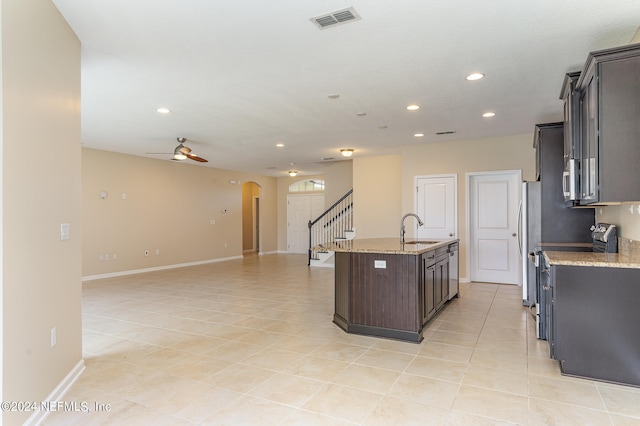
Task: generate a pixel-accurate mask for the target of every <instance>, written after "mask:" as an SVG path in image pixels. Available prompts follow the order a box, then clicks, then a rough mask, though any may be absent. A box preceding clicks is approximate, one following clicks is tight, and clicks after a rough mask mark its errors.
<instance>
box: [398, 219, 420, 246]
mask: <svg viewBox="0 0 640 426" xmlns="http://www.w3.org/2000/svg"><path fill="white" fill-rule="evenodd" d="M409 216H413V217H415V218H416V219H418V226H422V225H424V222H423V221H422V219H420V218H419V217H418V215H417V214H415V213H407V214H405V215H404V216H402V219H401V220H400V243H402V244H404V232H405V231H404V220H405V219H406V218H407V217H409Z"/></svg>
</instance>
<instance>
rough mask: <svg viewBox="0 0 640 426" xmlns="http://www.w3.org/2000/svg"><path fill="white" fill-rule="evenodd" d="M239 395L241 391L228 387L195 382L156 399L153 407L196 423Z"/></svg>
mask: <svg viewBox="0 0 640 426" xmlns="http://www.w3.org/2000/svg"><path fill="white" fill-rule="evenodd" d="M241 396H242V394H241V393H238V392H235V391H232V390H229V389H225V388H221V387H218V386H213V385H209V384H206V383H200V382H197V383H194V384H192V385H191V386H188V387H186V388H184V389H180V391H179V392H175V393H173V394H168V395H167V396H166V397H165V398H163V399H162V398H161V399H158V400H157V402H156V403H155V404H154V406H153V408H155V409H157V410H158V411H160V412H162V413H166V414H168V415H172V416H175V417H179V418H181V419H184V420H188V421H190V422H194V423H197V422H201V421H203V420H204V419H206V418H207V417H209V416H211V413H212V412H214V411H217V410H219V409H222V408H224V407H225V406H227V405H228V404H230V403H231V402H232V401H234V400H236V399H238V398H240V397H241Z"/></svg>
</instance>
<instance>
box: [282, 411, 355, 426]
mask: <svg viewBox="0 0 640 426" xmlns="http://www.w3.org/2000/svg"><path fill="white" fill-rule="evenodd" d="M278 424H279V425H282V426H300V425H304V426H353V423H351V422H347V421H345V420H340V419H336V418H335V417H329V416H324V415H322V414H318V413H314V412H312V411H307V410H302V409H299V410H296V411H295V412H294V413H292V414H291V415H290V416H289V417H287V418H286V419H284V420H283V421H282V422H281V423H278Z"/></svg>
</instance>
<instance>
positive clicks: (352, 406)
mask: <svg viewBox="0 0 640 426" xmlns="http://www.w3.org/2000/svg"><path fill="white" fill-rule="evenodd" d="M381 400H382V395H379V394H375V393H372V392H367V391H363V390H360V389H354V388H348V387H345V386H340V385H333V384H330V385H325V387H324V388H323V389H321V390H320V391H319V392H318V393H317V394H316V395H315V396H313V398H311V400H309V401H308V402H307V403H306V404H305V405H304V406H303V408H304V409H305V410H309V411H313V412H315V413H318V414H323V415H326V416H330V417H335V418H338V419H340V420H345V421H349V422H353V423H362V422H363V421H364V420H365V419H366V418H367V417H368V416H369V415H370V414H371V413H372V412H373V410H374V409H375V408H376V406H377V405H378V403H379V402H380V401H381ZM345 401H349V403H348V404H345Z"/></svg>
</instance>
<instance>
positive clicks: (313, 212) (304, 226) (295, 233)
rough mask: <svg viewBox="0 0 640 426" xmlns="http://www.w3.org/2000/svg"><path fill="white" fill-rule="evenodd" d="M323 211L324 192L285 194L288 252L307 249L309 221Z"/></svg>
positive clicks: (305, 250)
mask: <svg viewBox="0 0 640 426" xmlns="http://www.w3.org/2000/svg"><path fill="white" fill-rule="evenodd" d="M323 211H324V194H312V195H308V194H304V195H289V196H287V246H288V251H289V253H307V251H308V250H309V221H310V220H312V219H315V218H316V217H318V215H320V214H321V213H322V212H323Z"/></svg>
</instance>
